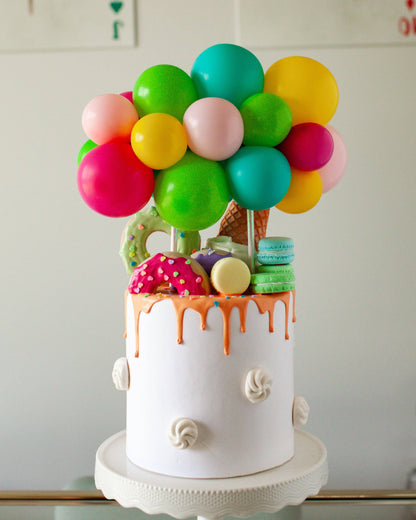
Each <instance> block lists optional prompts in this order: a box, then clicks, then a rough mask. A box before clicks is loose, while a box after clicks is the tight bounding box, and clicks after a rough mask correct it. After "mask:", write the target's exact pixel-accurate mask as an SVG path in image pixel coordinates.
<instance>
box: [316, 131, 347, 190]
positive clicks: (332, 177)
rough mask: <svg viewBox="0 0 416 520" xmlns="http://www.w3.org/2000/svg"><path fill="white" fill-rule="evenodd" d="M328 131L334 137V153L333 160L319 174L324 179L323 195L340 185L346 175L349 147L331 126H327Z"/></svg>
mask: <svg viewBox="0 0 416 520" xmlns="http://www.w3.org/2000/svg"><path fill="white" fill-rule="evenodd" d="M326 129H327V130H328V131H329V133H330V134H331V135H332V139H333V140H334V152H333V154H332V157H331V159H330V160H329V161H328V162H327V163H326V164H325V166H323V167H322V168H321V169H320V170H318V173H319V175H320V177H321V179H322V186H323V189H322V193H326V192H328V191H329V190H332V188H333V187H334V186H336V185H337V184H338V182H339V181H340V180H341V178H342V176H343V175H344V173H345V169H346V167H347V158H348V154H347V147H346V146H345V143H344V140H343V139H342V137H341V136H340V134H339V133H338V132H337V130H335V128H333V127H332V126H331V125H327V126H326Z"/></svg>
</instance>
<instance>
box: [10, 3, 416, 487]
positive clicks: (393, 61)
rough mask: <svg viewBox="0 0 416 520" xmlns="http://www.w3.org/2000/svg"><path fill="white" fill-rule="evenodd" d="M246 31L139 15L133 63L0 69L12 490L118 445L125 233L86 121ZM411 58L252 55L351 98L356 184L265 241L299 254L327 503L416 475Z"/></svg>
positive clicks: (289, 219) (219, 9) (308, 387)
mask: <svg viewBox="0 0 416 520" xmlns="http://www.w3.org/2000/svg"><path fill="white" fill-rule="evenodd" d="M234 25H235V20H234V10H233V1H232V0H211V1H210V2H206V1H202V0H198V1H195V0H194V1H193V2H190V1H187V0H176V1H175V2H172V1H170V0H141V1H140V2H139V3H138V29H139V44H138V46H137V48H134V49H130V50H123V51H84V52H47V53H33V54H29V53H23V54H2V55H0V69H1V71H2V78H1V82H0V96H1V103H0V121H1V124H2V132H1V139H0V154H1V160H2V162H1V164H2V173H1V190H0V197H1V199H0V208H1V219H0V223H1V246H0V247H1V253H2V254H1V270H0V276H1V279H0V283H1V290H2V298H1V303H0V305H1V308H0V320H1V328H0V330H1V332H0V334H1V336H0V342H1V344H0V363H1V368H2V369H1V378H0V395H1V398H0V424H1V426H0V488H3V489H11V488H16V489H19V488H20V489H22V488H38V489H40V488H49V489H53V488H59V487H61V486H63V485H64V484H65V483H66V482H68V481H69V480H71V479H72V478H75V477H77V476H80V475H84V474H92V473H93V467H94V455H95V450H96V448H97V447H98V445H99V444H100V443H101V442H102V441H103V440H104V439H106V438H107V437H108V436H109V435H111V434H113V433H115V432H117V431H119V430H121V429H123V428H124V398H125V396H124V394H123V393H118V392H116V391H115V390H114V388H113V385H112V382H111V369H112V365H113V362H114V360H115V359H116V358H117V357H119V356H121V355H123V349H124V345H123V338H122V335H123V327H124V310H123V295H124V289H125V287H126V284H127V281H128V279H127V276H126V274H125V272H124V270H123V267H122V263H121V261H120V259H119V257H118V246H119V237H120V235H121V231H122V228H123V225H124V220H122V221H120V220H112V219H108V218H105V217H101V216H99V215H98V214H95V213H94V212H92V211H91V210H89V209H88V208H87V207H86V206H85V204H84V203H83V202H82V200H81V198H80V197H79V195H78V192H77V188H76V183H75V179H76V155H77V152H78V149H79V147H80V145H81V144H82V143H83V142H84V140H85V137H84V135H83V133H82V130H81V126H80V116H81V112H82V109H83V107H84V106H85V104H86V103H87V102H88V101H89V100H90V99H91V98H92V97H94V96H96V95H98V94H101V93H104V92H121V91H124V90H129V89H131V88H132V86H133V84H134V81H135V80H136V78H137V77H138V75H139V74H140V73H141V72H142V71H143V70H144V69H146V68H147V67H148V66H151V65H153V64H157V63H172V64H175V65H178V66H180V67H182V68H184V69H186V70H188V71H189V70H190V68H191V65H192V63H193V61H194V59H195V58H196V56H197V55H198V54H199V53H200V52H201V51H202V50H203V49H204V48H206V47H208V46H209V45H211V44H214V43H218V42H235V36H234V35H235V26H234ZM415 51H416V47H415V48H412V47H408V48H404V47H399V46H397V47H390V48H389V47H374V48H370V47H369V48H350V49H348V48H338V49H306V50H305V49H296V50H294V49H287V50H285V51H281V50H279V51H277V50H267V51H266V50H263V51H257V50H255V51H254V52H255V53H256V55H257V56H258V57H259V59H260V60H261V62H262V63H263V65H264V68H265V69H266V68H267V67H268V66H269V65H271V64H272V63H273V62H274V61H276V60H277V59H279V58H281V57H283V56H287V55H293V54H302V55H307V56H311V57H314V58H315V59H317V60H319V61H322V62H323V63H324V64H326V65H327V67H328V68H329V69H330V70H331V71H332V72H333V74H334V75H335V77H336V79H337V81H338V84H339V87H340V105H339V109H338V111H337V114H336V116H335V118H334V120H333V121H332V124H333V125H334V126H335V127H336V128H337V129H338V130H339V131H340V132H341V134H342V135H343V136H344V138H345V140H346V142H347V145H348V148H349V155H350V160H349V166H348V171H347V173H346V175H345V178H344V179H343V181H342V182H341V184H340V185H339V186H338V187H337V188H335V189H334V190H333V191H332V192H330V193H328V194H327V195H326V196H324V198H323V199H322V200H321V202H320V204H319V205H318V206H317V207H316V208H315V209H314V210H312V211H310V212H309V213H306V214H304V215H299V216H288V215H284V214H283V213H281V212H279V211H277V210H273V211H272V216H271V219H270V223H269V235H276V234H280V235H288V236H292V237H293V238H294V239H295V243H296V253H297V258H296V261H295V262H296V263H295V266H296V274H297V315H298V322H297V331H296V336H297V343H296V344H297V346H296V382H297V391H298V393H301V394H302V395H304V396H306V397H307V399H308V401H309V403H310V405H311V409H312V413H311V419H310V423H309V425H308V427H307V429H308V430H309V431H310V432H312V433H314V434H316V435H317V436H318V437H320V438H321V439H322V440H323V441H324V442H325V444H326V446H327V448H328V451H329V464H330V470H331V474H330V481H329V487H331V488H340V487H347V488H348V487H349V488H359V487H368V488H376V487H392V488H395V487H403V486H404V485H405V481H406V473H407V472H408V471H409V470H410V469H411V468H413V467H414V466H416V417H415V404H416V391H415V390H416V376H415V365H416V363H415V361H416V348H415V346H416V345H415V339H414V337H415V335H414V327H413V322H414V314H415V304H414V299H413V293H414V290H415V288H416V287H415V270H414V263H415V262H414V258H415V254H416V249H415V234H414V224H415V203H414V198H415V193H416V190H415V188H416V174H415V165H416V146H415V135H416V103H415V97H414V96H415V84H416V69H415V66H414V63H415ZM215 231H216V229H215ZM209 234H211V235H212V234H213V231H212V230H211V233H205V236H207V235H209ZM163 240H165V241H164V244H165V245H162V246H161V247H164V248H166V247H167V244H168V242H167V239H163V238H161V241H163ZM160 243H161V242H160ZM153 244H154V245H156V244H155V243H154V242H153ZM158 247H159V245H158Z"/></svg>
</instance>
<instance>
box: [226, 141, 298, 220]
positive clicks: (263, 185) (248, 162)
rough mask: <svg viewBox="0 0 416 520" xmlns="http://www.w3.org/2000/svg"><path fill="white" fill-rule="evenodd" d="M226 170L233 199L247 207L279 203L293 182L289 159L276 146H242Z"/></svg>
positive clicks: (260, 208)
mask: <svg viewBox="0 0 416 520" xmlns="http://www.w3.org/2000/svg"><path fill="white" fill-rule="evenodd" d="M225 171H226V175H227V182H228V189H229V192H230V194H231V196H232V197H233V199H234V200H235V201H236V202H237V203H238V204H240V206H243V208H246V209H252V210H254V211H260V210H263V209H268V208H271V207H273V206H275V205H276V204H277V203H278V202H280V201H281V200H282V199H283V197H284V196H285V195H286V193H287V190H288V189H289V185H290V166H289V163H288V161H287V159H286V157H285V156H284V155H283V154H282V153H281V152H279V151H278V150H276V148H268V147H265V146H247V147H245V148H240V150H238V152H237V153H236V154H234V155H233V156H232V157H231V158H230V159H228V161H227V166H226V170H225Z"/></svg>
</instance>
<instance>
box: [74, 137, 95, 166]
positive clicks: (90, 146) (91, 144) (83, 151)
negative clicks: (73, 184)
mask: <svg viewBox="0 0 416 520" xmlns="http://www.w3.org/2000/svg"><path fill="white" fill-rule="evenodd" d="M97 146H98V144H95V143H94V141H91V139H88V141H86V142H85V143H84V144H83V145H82V146H81V149H80V151H79V152H78V157H77V164H78V166H79V165H80V162H81V161H82V159H83V158H84V157H85V156H86V155H87V153H88V152H90V151H91V150H92V149H93V148H96V147H97Z"/></svg>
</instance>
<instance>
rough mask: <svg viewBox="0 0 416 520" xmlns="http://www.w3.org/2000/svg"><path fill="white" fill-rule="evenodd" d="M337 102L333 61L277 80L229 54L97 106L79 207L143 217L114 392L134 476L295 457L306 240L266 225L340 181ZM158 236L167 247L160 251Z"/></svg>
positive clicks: (170, 69) (295, 68) (193, 473)
mask: <svg viewBox="0 0 416 520" xmlns="http://www.w3.org/2000/svg"><path fill="white" fill-rule="evenodd" d="M311 84H313V86H314V88H313V89H311V88H310V85H311ZM337 104H338V88H337V84H336V82H335V79H334V78H333V76H332V74H331V73H330V71H329V70H328V69H327V68H326V67H325V66H324V65H322V64H321V63H319V62H317V61H315V60H313V59H311V58H305V57H300V56H292V57H288V58H284V59H281V60H278V61H276V62H275V63H273V64H272V65H271V66H270V67H269V68H268V69H267V71H266V73H264V72H263V67H262V65H261V63H260V62H259V60H258V59H257V57H256V56H255V55H254V54H253V53H252V52H250V51H249V50H247V49H245V48H243V47H240V46H238V45H233V44H218V45H214V46H212V47H209V48H207V49H206V50H204V51H203V52H202V53H201V54H200V55H199V56H198V57H197V58H196V60H195V62H194V64H193V66H192V69H191V71H190V74H188V73H186V72H185V71H184V70H182V69H180V68H178V67H176V66H174V65H154V66H152V67H150V68H148V69H146V70H145V71H144V72H142V73H141V74H140V76H139V77H138V79H137V81H136V83H135V85H134V86H133V89H132V91H127V92H123V93H122V94H103V95H99V96H97V97H96V98H94V99H93V100H92V101H90V102H89V103H88V104H87V106H86V107H85V109H84V111H83V114H82V126H83V129H84V131H85V133H86V135H87V137H88V141H87V142H86V143H85V144H84V145H83V146H82V148H81V150H80V152H79V155H78V188H79V192H80V194H81V197H82V198H83V199H84V201H85V202H86V204H87V205H88V206H89V207H90V208H91V209H93V210H94V211H96V212H98V213H100V214H102V215H105V216H108V217H130V219H129V221H128V222H127V224H126V225H125V229H124V231H123V235H122V239H121V248H120V255H121V257H122V259H123V263H124V266H125V269H126V271H127V274H128V275H129V276H130V282H129V284H128V288H127V291H126V298H125V312H126V355H125V356H124V357H121V358H120V359H118V360H117V361H116V363H115V365H114V369H113V381H114V384H115V385H116V388H118V389H119V390H123V391H126V395H127V427H126V456H127V457H128V459H129V460H130V461H131V462H132V463H133V464H135V465H137V466H139V467H141V468H143V469H145V470H149V471H154V472H157V473H161V474H165V475H172V476H177V477H185V478H227V477H234V476H241V475H249V474H252V473H256V472H259V471H264V470H267V469H270V468H274V467H276V466H280V465H282V464H284V463H287V462H288V461H289V460H290V459H291V458H292V457H293V455H294V450H295V440H294V439H295V433H294V432H295V427H301V426H303V425H304V424H305V423H306V420H307V415H308V406H307V404H306V401H305V400H304V399H303V398H301V397H299V396H295V393H294V378H293V345H294V336H293V334H294V331H293V329H294V322H295V278H294V271H293V265H292V261H293V258H294V252H293V241H292V240H291V239H289V238H287V237H279V236H268V235H267V222H268V217H269V212H270V210H271V209H272V208H274V207H275V208H277V209H278V210H280V211H283V212H286V213H291V214H299V213H304V212H307V211H309V210H311V209H312V208H313V207H315V206H316V204H317V203H318V201H319V200H320V198H321V195H322V194H323V193H326V192H327V191H329V190H330V189H332V188H333V187H334V186H335V185H336V184H337V183H338V182H339V180H340V179H341V177H342V175H343V173H344V171H345V168H346V161H347V154H346V148H345V144H344V142H343V140H342V138H341V136H340V135H339V133H338V132H337V131H336V130H335V129H334V128H333V127H332V126H330V125H329V124H328V123H329V121H330V120H331V118H332V116H333V115H334V113H335V110H336V108H337ZM217 222H219V230H218V235H217V236H216V237H211V238H210V239H209V240H208V241H207V243H206V244H201V238H200V234H199V231H201V230H203V229H206V228H209V227H211V226H213V225H214V224H215V223H217ZM154 232H163V233H165V234H166V235H168V237H167V238H169V239H170V247H169V246H168V241H167V246H166V248H165V249H164V250H162V251H159V252H157V253H156V254H150V253H149V252H148V249H147V240H148V237H149V236H150V235H151V234H152V233H154Z"/></svg>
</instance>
